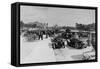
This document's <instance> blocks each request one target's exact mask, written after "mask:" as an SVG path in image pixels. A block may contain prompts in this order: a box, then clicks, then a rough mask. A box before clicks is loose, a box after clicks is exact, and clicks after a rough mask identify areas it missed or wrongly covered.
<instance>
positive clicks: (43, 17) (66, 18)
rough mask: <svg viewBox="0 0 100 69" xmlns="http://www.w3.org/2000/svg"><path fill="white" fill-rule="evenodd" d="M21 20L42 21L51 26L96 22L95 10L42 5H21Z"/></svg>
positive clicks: (28, 21) (25, 21)
mask: <svg viewBox="0 0 100 69" xmlns="http://www.w3.org/2000/svg"><path fill="white" fill-rule="evenodd" d="M20 20H21V21H23V22H24V23H30V22H35V21H38V22H42V23H48V25H49V26H53V25H55V24H57V25H58V26H73V27H74V26H75V23H81V24H91V23H95V10H90V9H76V8H75V9H74V8H57V7H40V6H21V7H20Z"/></svg>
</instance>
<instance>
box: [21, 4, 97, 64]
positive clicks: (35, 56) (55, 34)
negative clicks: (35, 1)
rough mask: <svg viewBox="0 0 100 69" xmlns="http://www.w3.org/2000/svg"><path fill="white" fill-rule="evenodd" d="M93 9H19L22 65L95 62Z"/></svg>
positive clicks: (41, 7) (22, 7) (36, 7)
mask: <svg viewBox="0 0 100 69" xmlns="http://www.w3.org/2000/svg"><path fill="white" fill-rule="evenodd" d="M95 11H96V10H94V9H80V8H61V7H59V8H58V7H44V6H31V5H30V6H27V5H21V6H20V64H28V63H45V62H63V61H81V60H82V61H88V60H95V59H96V30H95V27H96V20H95V14H96V12H95Z"/></svg>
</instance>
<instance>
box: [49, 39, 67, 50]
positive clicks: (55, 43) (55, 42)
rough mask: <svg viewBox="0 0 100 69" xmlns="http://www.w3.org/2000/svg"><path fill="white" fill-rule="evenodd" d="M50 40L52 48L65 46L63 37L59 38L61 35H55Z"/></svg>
mask: <svg viewBox="0 0 100 69" xmlns="http://www.w3.org/2000/svg"><path fill="white" fill-rule="evenodd" d="M51 42H52V48H53V49H60V48H65V45H64V42H63V38H61V37H55V38H53V39H51Z"/></svg>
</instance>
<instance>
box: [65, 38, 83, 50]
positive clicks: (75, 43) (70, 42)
mask: <svg viewBox="0 0 100 69" xmlns="http://www.w3.org/2000/svg"><path fill="white" fill-rule="evenodd" d="M67 44H68V46H70V47H73V48H76V49H82V48H84V46H85V44H84V43H83V42H82V41H80V40H78V39H75V38H72V39H69V40H67Z"/></svg>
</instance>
